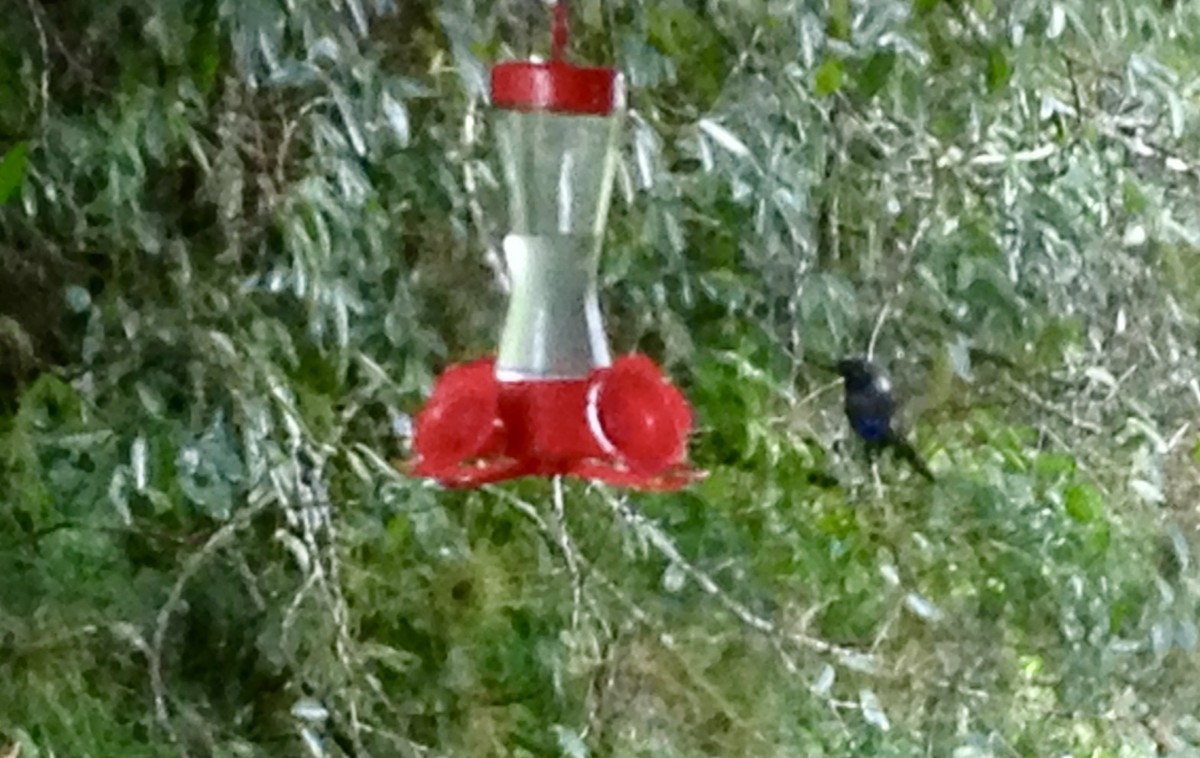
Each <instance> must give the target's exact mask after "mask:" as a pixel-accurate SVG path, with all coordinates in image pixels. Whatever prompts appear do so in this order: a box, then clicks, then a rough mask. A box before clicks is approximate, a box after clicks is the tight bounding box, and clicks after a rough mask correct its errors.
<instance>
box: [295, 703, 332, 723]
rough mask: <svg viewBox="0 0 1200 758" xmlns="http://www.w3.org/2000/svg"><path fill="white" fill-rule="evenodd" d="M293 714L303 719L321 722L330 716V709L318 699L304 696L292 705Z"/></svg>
mask: <svg viewBox="0 0 1200 758" xmlns="http://www.w3.org/2000/svg"><path fill="white" fill-rule="evenodd" d="M292 715H293V716H295V717H296V718H298V719H300V720H301V721H310V722H321V721H324V720H325V719H327V718H329V709H328V708H326V707H325V706H324V705H322V704H321V703H320V702H319V701H317V700H313V699H311V698H302V699H300V700H297V701H296V703H295V704H294V705H293V706H292Z"/></svg>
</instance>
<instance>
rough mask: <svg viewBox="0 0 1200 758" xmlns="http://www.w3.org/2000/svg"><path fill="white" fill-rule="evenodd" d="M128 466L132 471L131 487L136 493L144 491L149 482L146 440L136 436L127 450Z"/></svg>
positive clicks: (141, 436)
mask: <svg viewBox="0 0 1200 758" xmlns="http://www.w3.org/2000/svg"><path fill="white" fill-rule="evenodd" d="M129 465H130V467H131V468H132V469H133V486H134V489H136V490H137V491H138V492H142V491H143V490H145V489H146V485H147V483H148V480H149V475H148V473H147V472H148V470H149V467H150V464H149V453H148V448H147V445H146V438H145V437H144V436H143V435H140V434H139V435H138V436H137V437H136V438H135V439H134V440H133V445H132V446H131V447H130V449H129Z"/></svg>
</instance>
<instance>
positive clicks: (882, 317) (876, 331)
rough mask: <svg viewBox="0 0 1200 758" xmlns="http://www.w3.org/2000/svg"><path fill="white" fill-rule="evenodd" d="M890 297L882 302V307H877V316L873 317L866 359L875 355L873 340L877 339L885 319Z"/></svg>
mask: <svg viewBox="0 0 1200 758" xmlns="http://www.w3.org/2000/svg"><path fill="white" fill-rule="evenodd" d="M891 304H892V301H891V298H888V300H887V301H885V302H884V304H883V307H882V308H880V309H879V316H877V317H876V318H875V328H874V329H872V330H871V341H870V342H868V343H867V360H868V361H869V360H871V359H872V358H873V357H874V355H875V342H876V341H877V340H878V339H879V332H881V331H882V330H883V322H884V321H886V320H887V317H888V311H889V310H890V308H891Z"/></svg>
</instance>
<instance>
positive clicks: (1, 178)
mask: <svg viewBox="0 0 1200 758" xmlns="http://www.w3.org/2000/svg"><path fill="white" fill-rule="evenodd" d="M28 165H29V144H28V143H26V142H18V143H17V144H16V145H14V146H13V147H12V149H11V150H9V151H8V152H7V153H5V154H4V160H2V161H0V203H7V202H8V201H9V200H10V199H12V198H13V197H14V196H15V195H16V194H17V193H18V192H20V190H21V185H22V184H23V183H24V182H25V168H26V166H28Z"/></svg>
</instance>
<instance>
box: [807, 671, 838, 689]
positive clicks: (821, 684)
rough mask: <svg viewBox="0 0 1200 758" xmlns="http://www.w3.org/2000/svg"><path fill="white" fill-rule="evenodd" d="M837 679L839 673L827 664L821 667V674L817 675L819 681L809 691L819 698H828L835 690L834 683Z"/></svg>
mask: <svg viewBox="0 0 1200 758" xmlns="http://www.w3.org/2000/svg"><path fill="white" fill-rule="evenodd" d="M836 677H837V672H836V671H834V669H833V666H830V665H829V664H828V663H826V664H825V665H824V666H822V667H821V673H820V674H818V675H817V681H815V682H813V684H812V687H810V688H809V689H810V690H811V691H812V693H813V694H814V695H816V696H817V697H826V696H827V695H829V693H830V691H831V690H832V689H833V682H834V680H835V678H836Z"/></svg>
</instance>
